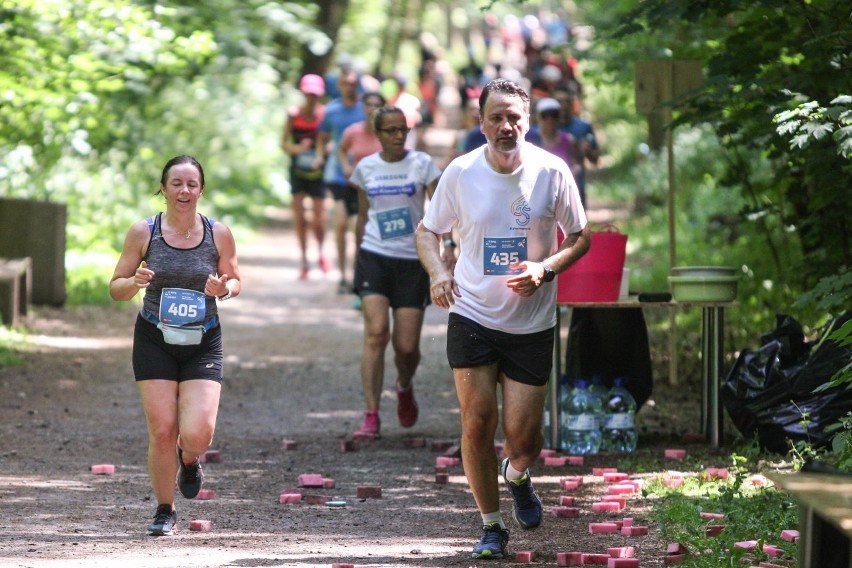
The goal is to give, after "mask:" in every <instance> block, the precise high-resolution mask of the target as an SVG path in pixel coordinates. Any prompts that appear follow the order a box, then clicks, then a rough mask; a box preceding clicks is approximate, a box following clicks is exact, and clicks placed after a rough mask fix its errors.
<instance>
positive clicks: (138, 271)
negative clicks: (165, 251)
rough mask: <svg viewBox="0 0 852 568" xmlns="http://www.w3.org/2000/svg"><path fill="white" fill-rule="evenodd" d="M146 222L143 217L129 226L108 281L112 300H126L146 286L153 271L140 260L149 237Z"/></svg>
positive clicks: (149, 233) (152, 276)
mask: <svg viewBox="0 0 852 568" xmlns="http://www.w3.org/2000/svg"><path fill="white" fill-rule="evenodd" d="M150 235H151V232H150V229H148V223H147V222H146V221H145V220H144V219H143V220H141V221H137V222H136V223H134V224H133V226H132V227H130V230H129V231H128V232H127V236H126V237H125V238H124V246H123V247H122V249H121V256H120V257H119V259H118V263H117V264H116V266H115V271H114V272H113V274H112V278H111V279H110V281H109V295H110V296H111V297H112V299H113V300H117V301H127V300H130V299H132V298H133V296H135V295H136V292H138V291H139V290H140V289H141V288H147V287H148V285H149V284H150V283H151V280H152V279H153V278H154V272H153V271H152V270H150V269H149V268H148V267H147V265H146V263H144V262H143V261H142V258H143V257H144V256H145V251H146V250H147V247H148V241H149V239H150Z"/></svg>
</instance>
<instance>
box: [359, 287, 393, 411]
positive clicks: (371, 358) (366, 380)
mask: <svg viewBox="0 0 852 568" xmlns="http://www.w3.org/2000/svg"><path fill="white" fill-rule="evenodd" d="M388 309H389V301H388V299H387V298H386V297H385V296H381V295H379V294H369V295H366V296H364V298H363V308H362V311H363V313H364V353H363V355H362V356H361V384H362V385H363V387H364V400H365V402H366V403H367V410H368V411H371V412H372V411H376V410H378V409H379V401H380V399H381V396H382V384H383V383H384V375H385V350H386V349H387V345H388V342H389V341H390V317H389V315H388Z"/></svg>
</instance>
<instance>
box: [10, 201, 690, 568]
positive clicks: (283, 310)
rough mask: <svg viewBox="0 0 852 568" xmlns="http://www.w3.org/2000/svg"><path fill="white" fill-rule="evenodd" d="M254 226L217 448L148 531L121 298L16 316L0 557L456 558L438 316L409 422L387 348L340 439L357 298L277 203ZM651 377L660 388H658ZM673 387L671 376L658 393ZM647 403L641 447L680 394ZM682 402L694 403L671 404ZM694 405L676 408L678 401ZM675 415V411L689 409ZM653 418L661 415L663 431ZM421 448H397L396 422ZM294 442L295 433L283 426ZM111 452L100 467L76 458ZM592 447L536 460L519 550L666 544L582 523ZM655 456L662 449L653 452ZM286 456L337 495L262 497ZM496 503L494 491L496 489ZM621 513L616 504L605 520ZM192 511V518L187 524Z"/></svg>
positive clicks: (456, 491) (242, 245) (651, 559)
mask: <svg viewBox="0 0 852 568" xmlns="http://www.w3.org/2000/svg"><path fill="white" fill-rule="evenodd" d="M270 213H271V221H272V223H271V225H270V226H269V227H268V228H265V229H264V230H262V231H261V232H259V233H258V234H256V235H254V236H249V235H240V234H238V235H236V236H237V242H238V252H239V257H240V263H241V268H242V273H243V280H244V293H243V294H242V295H241V296H240V297H239V298H236V299H234V300H229V301H228V302H225V303H224V304H223V305H222V320H223V329H224V337H225V352H226V368H225V376H226V379H225V381H224V384H223V392H222V402H221V409H220V414H219V420H218V429H217V433H216V437H215V441H214V444H213V447H214V448H216V449H219V450H220V451H221V456H222V460H221V463H210V464H207V465H206V466H205V471H206V482H205V487H206V488H208V489H213V490H214V491H215V492H216V498H215V499H212V500H209V501H199V500H193V501H186V500H182V499H179V500H178V502H177V508H178V513H179V525H178V528H179V530H178V533H177V534H176V535H175V536H173V537H163V538H155V537H149V536H147V535H146V532H145V530H144V528H145V526H146V525H147V523H148V522H149V521H150V517H151V516H152V515H153V512H154V508H155V503H153V502H152V501H151V490H150V487H149V481H148V476H147V471H146V465H145V460H146V457H145V456H146V445H147V436H146V431H145V423H144V418H143V416H142V411H141V407H140V404H139V399H138V394H137V391H136V388H135V385H134V383H133V380H132V373H131V367H130V346H131V344H130V337H131V333H132V325H133V321H134V311H135V308H134V307H133V306H131V305H129V304H124V305H120V306H116V307H115V308H67V309H47V308H42V307H37V308H36V309H35V310H34V315H33V316H32V317H31V318H30V320H29V327H30V329H31V331H30V342H31V352H29V353H28V354H26V356H25V362H24V364H23V365H20V366H15V367H6V368H2V369H0V511H2V518H3V521H4V527H3V530H2V531H0V566H19V567H36V566H38V567H62V568H65V567H70V566H86V567H87V568H95V567H100V566H104V567H106V566H109V567H115V566H123V567H125V568H126V567H130V566H146V567H172V566H174V567H178V566H180V567H184V566H239V567H256V566H326V567H327V566H330V565H331V564H332V563H334V562H349V563H353V564H355V565H356V566H360V567H364V566H433V567H443V566H472V565H489V566H494V565H501V564H502V563H501V562H495V561H492V562H483V563H478V564H477V563H475V562H473V561H471V560H470V559H469V551H470V549H471V548H472V546H473V544H474V543H475V541H476V540H477V539H478V538H479V517H478V513H477V512H476V509H475V506H474V503H473V499H472V497H471V495H470V493H469V492H468V490H467V485H466V482H465V479H464V477H463V473H462V470H461V467H460V466H456V467H451V468H450V479H449V483H448V484H436V483H435V461H436V456H438V455H440V454H438V453H435V452H433V451H431V449H430V447H429V445H430V444H431V442H432V441H434V440H446V441H452V442H457V441H458V438H457V436H458V411H457V406H456V400H455V393H454V390H453V385H452V380H451V374H450V372H449V370H448V367H447V364H446V358H445V355H444V324H445V322H446V313H445V312H443V311H441V310H439V309H437V308H434V307H430V308H429V309H428V310H427V316H426V322H425V326H424V331H423V340H422V351H423V362H422V365H421V368H420V370H419V372H418V375H417V378H416V383H415V384H416V390H417V396H418V400H419V403H420V408H421V417H420V421H419V422H418V423H417V425H416V426H415V427H414V428H411V429H409V430H405V429H402V428H401V427H400V426H399V425H398V424H397V421H396V416H395V408H396V401H395V396H394V394H393V392H392V390H391V389H392V385H393V379H394V377H393V376H392V368H393V367H392V364H391V354H390V352H389V354H388V364H387V369H388V371H387V375H388V376H386V389H387V390H386V391H385V393H384V396H383V402H382V404H383V408H382V419H383V437H382V438H381V439H380V440H377V441H375V442H369V443H364V444H362V445H361V447H360V450H359V451H356V452H343V451H341V449H340V443H341V440H343V439H345V438H346V437H347V436H348V435H349V434H350V433H351V432H352V431H353V430H354V429H355V428H356V427H357V426H358V425H359V423H360V419H361V413H362V409H363V399H362V395H361V387H360V381H359V378H358V377H359V357H360V348H361V325H362V322H361V317H360V312H358V311H355V310H353V309H352V308H351V301H352V297H351V296H345V295H343V296H342V295H339V294H338V293H337V279H338V275H337V273H335V272H332V273H329V274H328V275H323V274H321V273H320V272H319V270H314V271H313V272H312V273H311V279H310V280H309V281H308V282H299V281H297V278H296V277H297V268H298V264H297V254H296V244H295V239H294V237H293V235H292V231H291V230H290V229H289V226H288V223H287V217H288V216H287V214H286V212H283V211H272V212H270ZM661 386H663V387H664V385H661ZM674 390H677V389H672V391H674ZM668 395H669V396H667V398H666V400H667V401H668V402H667V404H660V403H658V405H657V406H656V407H655V408H650V409H647V410H646V411H643V412H645V415H644V418H643V419H642V420H644V422H643V424H644V426H643V432H644V434H643V436H642V438H641V439H640V450H641V451H642V452H647V453H648V455H661V454H662V450H661V448H662V447H664V445H665V444H667V443H669V439H668V438H667V437H666V436H665V432H666V431H668V430H665V429H666V428H668V429H672V431H673V429H675V428H678V427H680V426H678V425H677V416H678V413H677V412H672V410H673V409H675V410H676V409H677V408H679V406H681V405H682V404H683V403H684V400H685V397H686V396H687V393H683V392H681V393H674V392H671V393H668ZM688 404H689V405H696V406H697V403H696V402H695V400H693V401H691V402H689V403H688ZM693 416H694V414H693ZM691 419H692V418H690V420H691ZM660 425H663V426H662V428H663V430H662V432H663V434H661V433H660V432H661V430H660V427H661V426H660ZM420 438H422V439H425V441H426V443H427V446H426V447H425V448H409V447H407V443H408V441H410V440H414V439H420ZM285 439H286V440H295V441H296V442H298V447H297V448H296V449H294V450H284V449H282V440H285ZM101 463H108V464H114V465H115V466H116V473H115V474H114V475H112V476H95V475H93V474H91V473H90V467H91V465H93V464H101ZM617 464H618V458H617V457H616V456H606V455H600V456H595V457H592V458H590V459H587V460H586V465H585V466H583V467H545V466H543V465H541V466H539V467H536V468H535V470H534V471H533V474H534V479H535V483H536V485H537V488H538V489H539V492H540V494H541V496H542V498H543V500H544V502H545V505H546V509H547V511H548V512H547V515H546V520H545V523H544V524H543V526H542V527H540V528H539V529H537V530H534V531H521V530H519V529H513V530H512V537H511V541H510V550H512V551H524V550H533V551H536V553H537V554H538V558H539V560H537V561H536V562H535V564H536V565H550V566H553V565H555V563H556V553H557V552H559V551H573V550H577V551H586V552H605V551H606V548H607V547H608V546H623V545H626V544H630V545H631V546H634V547H635V548H636V554H637V556H639V557H640V558H641V559H642V566H645V567H649V566H661V565H662V555H663V554H662V553H663V551H664V550H665V546H664V543H662V542H661V541H660V537H659V534H658V532H657V530H656V528H653V527H652V530H651V534H650V535H648V536H646V537H634V538H631V539H628V538H626V537H622V536H620V535H604V536H599V535H594V536H593V535H589V534H588V523H589V522H593V521H598V520H604V518H606V515H605V514H603V513H592V512H591V503H592V502H593V501H595V500H597V497H599V496H600V495H601V494H603V493H604V492H605V491H606V488H605V487H604V484H603V483H602V481H601V479H600V478H599V477H598V478H594V477H591V476H590V475H589V474H590V473H591V467H592V466H607V467H615V466H617ZM665 467H666V465H665V464H663V463H661V468H662V469H665ZM301 473H318V474H321V475H322V476H323V477H326V478H332V479H334V480H335V487H334V488H333V489H325V490H323V489H308V490H305V493H306V494H318V495H325V496H327V497H329V498H333V499H335V500H344V501H346V506H345V507H342V508H329V507H326V506H325V505H310V504H306V503H302V504H298V505H281V504H279V503H278V496H279V494H280V493H281V492H282V491H283V490H285V489H287V488H293V487H295V486H296V485H297V478H298V475H299V474H301ZM569 474H585V475H586V476H587V481H588V483H587V484H586V485H585V486H584V487H583V488H582V489H581V490H580V491H579V492H578V493H577V498H578V502H579V503H581V505H580V506H581V507H582V508H583V510H584V513H583V515H582V516H581V518H579V519H557V518H554V517H553V516H552V515H551V514H550V509H551V507H552V506H554V505H556V504H557V502H558V496H559V495H561V494H562V493H563V492H562V491H561V490H560V488H559V483H558V482H559V478H560V476H563V475H569ZM363 485H378V486H380V487H381V488H382V498H381V499H366V500H365V499H358V498H357V487H358V486H363ZM502 507H503V511H504V515H505V516H506V518H507V519H508V518H509V514H508V511H510V502H509V499H508V496H507V495H504V496H503V504H502ZM646 513H647V508H646V504H645V503H644V502H642V500H641V499H638V498H636V499H631V504H630V506H629V508H628V510H627V511H625V512H623V514H622V515H621V516H632V517H634V518H636V519H637V522H641V521H643V520H644V516H645V515H646ZM619 518H620V517H619ZM193 519H207V520H211V521H212V523H213V529H212V531H210V532H190V531H189V530H188V527H189V521H190V520H193Z"/></svg>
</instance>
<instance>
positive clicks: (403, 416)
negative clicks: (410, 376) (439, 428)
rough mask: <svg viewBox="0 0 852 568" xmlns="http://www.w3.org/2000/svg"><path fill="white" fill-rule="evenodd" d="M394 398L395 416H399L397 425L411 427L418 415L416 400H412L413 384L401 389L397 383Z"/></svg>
mask: <svg viewBox="0 0 852 568" xmlns="http://www.w3.org/2000/svg"><path fill="white" fill-rule="evenodd" d="M396 400H397V405H396V416H397V418H399V425H400V426H402V427H403V428H411V427H412V426H414V424H415V423H416V422H417V415H418V408H417V401H416V400H414V385H411V386H409V387H408V388H407V389H405V390H401V389H400V388H399V383H397V385H396Z"/></svg>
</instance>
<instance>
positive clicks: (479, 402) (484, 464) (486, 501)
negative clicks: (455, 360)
mask: <svg viewBox="0 0 852 568" xmlns="http://www.w3.org/2000/svg"><path fill="white" fill-rule="evenodd" d="M453 378H454V379H455V384H456V395H457V396H458V399H459V409H460V410H461V422H462V441H461V451H462V464H463V466H464V474H465V476H467V481H468V485H470V490H471V492H472V493H473V498H474V499H475V500H476V506H477V507H478V508H479V512H480V513H493V512H497V511H499V510H500V494H499V485H498V483H497V453H496V452H495V451H494V434H495V433H496V432H497V419H498V410H497V366H496V365H488V366H484V367H474V368H469V369H453Z"/></svg>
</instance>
